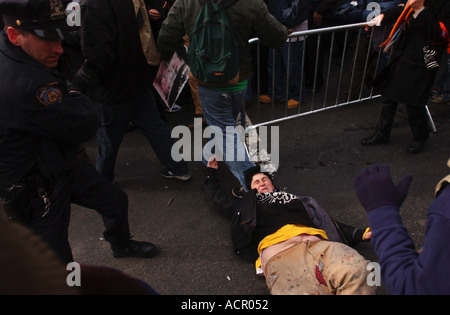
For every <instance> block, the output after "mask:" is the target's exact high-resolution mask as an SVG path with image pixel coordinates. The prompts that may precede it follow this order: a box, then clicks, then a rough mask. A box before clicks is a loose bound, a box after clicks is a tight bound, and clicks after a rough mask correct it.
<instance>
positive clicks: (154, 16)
mask: <svg viewBox="0 0 450 315" xmlns="http://www.w3.org/2000/svg"><path fill="white" fill-rule="evenodd" d="M148 15H149V16H150V19H151V20H152V21H158V20H159V19H160V18H161V13H159V11H158V10H156V9H150V10H148Z"/></svg>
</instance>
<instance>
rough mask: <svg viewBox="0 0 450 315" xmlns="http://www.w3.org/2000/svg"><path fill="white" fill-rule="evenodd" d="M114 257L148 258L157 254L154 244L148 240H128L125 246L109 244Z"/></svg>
mask: <svg viewBox="0 0 450 315" xmlns="http://www.w3.org/2000/svg"><path fill="white" fill-rule="evenodd" d="M111 249H112V252H113V257H114V258H123V257H139V258H150V257H153V256H155V255H156V254H157V252H158V250H157V249H156V246H155V245H153V244H152V243H148V242H138V241H134V240H129V241H128V243H127V245H126V246H125V247H117V246H114V245H111Z"/></svg>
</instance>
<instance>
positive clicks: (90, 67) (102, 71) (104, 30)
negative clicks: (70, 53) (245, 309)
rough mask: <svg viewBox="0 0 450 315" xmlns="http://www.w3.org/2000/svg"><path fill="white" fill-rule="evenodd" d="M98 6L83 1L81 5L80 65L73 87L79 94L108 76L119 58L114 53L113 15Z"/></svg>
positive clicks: (114, 28) (115, 31)
mask: <svg viewBox="0 0 450 315" xmlns="http://www.w3.org/2000/svg"><path fill="white" fill-rule="evenodd" d="M105 10H107V9H106V8H105V7H103V6H102V5H100V4H98V3H95V2H94V3H93V2H91V1H86V2H85V3H83V5H82V6H81V29H80V37H81V50H82V53H83V55H84V63H83V64H82V66H81V68H80V69H79V70H78V73H77V75H76V77H75V79H74V84H75V85H77V86H78V87H79V88H80V89H81V90H82V91H84V90H85V89H86V88H95V87H96V86H98V85H99V84H100V83H101V82H102V81H103V80H105V79H107V78H108V77H109V75H110V71H111V69H113V68H114V64H115V63H116V62H117V59H118V58H119V56H117V53H116V35H117V30H116V26H115V25H114V24H113V23H112V22H113V16H112V15H109V14H108V12H107V11H105Z"/></svg>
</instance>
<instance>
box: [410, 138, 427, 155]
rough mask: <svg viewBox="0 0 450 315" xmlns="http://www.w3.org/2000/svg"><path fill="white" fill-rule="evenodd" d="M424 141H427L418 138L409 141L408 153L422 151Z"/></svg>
mask: <svg viewBox="0 0 450 315" xmlns="http://www.w3.org/2000/svg"><path fill="white" fill-rule="evenodd" d="M426 142H427V141H426V140H425V141H423V140H418V141H413V142H411V144H410V145H409V147H408V153H411V154H416V153H419V152H420V151H422V149H423V147H424V146H425V143H426Z"/></svg>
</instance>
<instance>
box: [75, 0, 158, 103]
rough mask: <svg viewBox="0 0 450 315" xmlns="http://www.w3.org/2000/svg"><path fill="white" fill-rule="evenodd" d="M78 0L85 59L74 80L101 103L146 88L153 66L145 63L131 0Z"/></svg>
mask: <svg viewBox="0 0 450 315" xmlns="http://www.w3.org/2000/svg"><path fill="white" fill-rule="evenodd" d="M80 4H81V30H80V32H81V33H80V34H81V40H82V46H81V48H82V52H83V55H84V59H85V61H84V64H83V65H82V67H81V69H80V70H79V71H78V74H77V76H76V78H75V80H74V83H75V84H76V85H77V86H79V87H80V88H81V89H82V90H84V91H85V90H86V89H88V91H89V95H90V96H91V97H92V98H93V99H94V100H96V101H99V102H102V103H113V102H120V101H123V100H125V99H129V98H130V96H133V95H137V94H140V93H143V92H145V91H146V90H148V89H149V88H150V87H151V85H152V83H153V78H154V75H155V68H154V67H151V66H149V65H148V64H147V60H146V58H145V55H144V52H143V50H142V45H141V41H140V36H139V28H138V23H139V21H138V18H137V17H136V13H135V11H134V6H133V2H132V1H131V0H129V1H116V0H83V1H81V2H80ZM144 14H147V13H146V12H144Z"/></svg>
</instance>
